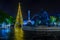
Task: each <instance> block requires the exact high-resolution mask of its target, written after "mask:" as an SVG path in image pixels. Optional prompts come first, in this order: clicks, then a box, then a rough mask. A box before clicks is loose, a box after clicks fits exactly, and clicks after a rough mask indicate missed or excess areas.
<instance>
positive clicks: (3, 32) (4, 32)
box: [2, 28, 10, 37]
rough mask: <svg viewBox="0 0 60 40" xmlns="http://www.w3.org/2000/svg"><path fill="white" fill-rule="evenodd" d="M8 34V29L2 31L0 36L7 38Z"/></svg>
mask: <svg viewBox="0 0 60 40" xmlns="http://www.w3.org/2000/svg"><path fill="white" fill-rule="evenodd" d="M9 32H10V28H7V29H2V36H3V37H6V36H8V34H9Z"/></svg>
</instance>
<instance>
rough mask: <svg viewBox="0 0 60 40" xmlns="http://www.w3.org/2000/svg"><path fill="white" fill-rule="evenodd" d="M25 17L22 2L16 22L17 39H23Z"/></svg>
mask: <svg viewBox="0 0 60 40" xmlns="http://www.w3.org/2000/svg"><path fill="white" fill-rule="evenodd" d="M22 26H23V18H22V11H21V6H20V3H19V5H18V12H17V16H16V22H15V26H14V27H15V40H23V30H22Z"/></svg>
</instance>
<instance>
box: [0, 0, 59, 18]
mask: <svg viewBox="0 0 60 40" xmlns="http://www.w3.org/2000/svg"><path fill="white" fill-rule="evenodd" d="M19 1H20V2H21V6H22V11H23V16H24V17H25V18H27V10H28V9H30V10H31V15H34V14H35V13H38V12H40V10H41V9H42V8H43V9H45V10H47V12H48V13H49V14H52V13H60V1H57V0H54V1H52V0H50V1H49V0H1V1H0V9H2V10H3V11H5V12H7V13H8V14H9V15H11V16H13V17H15V16H16V13H17V6H18V2H19Z"/></svg>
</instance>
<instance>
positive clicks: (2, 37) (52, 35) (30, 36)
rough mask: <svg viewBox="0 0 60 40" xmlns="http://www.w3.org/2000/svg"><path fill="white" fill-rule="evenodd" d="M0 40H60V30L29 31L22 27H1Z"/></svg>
mask: <svg viewBox="0 0 60 40" xmlns="http://www.w3.org/2000/svg"><path fill="white" fill-rule="evenodd" d="M6 30H7V31H6ZM23 33H24V34H23ZM0 40H60V32H59V31H53V32H51V31H49V32H46V31H27V30H22V29H20V28H16V30H15V29H14V28H11V29H1V30H0Z"/></svg>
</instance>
